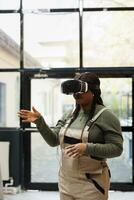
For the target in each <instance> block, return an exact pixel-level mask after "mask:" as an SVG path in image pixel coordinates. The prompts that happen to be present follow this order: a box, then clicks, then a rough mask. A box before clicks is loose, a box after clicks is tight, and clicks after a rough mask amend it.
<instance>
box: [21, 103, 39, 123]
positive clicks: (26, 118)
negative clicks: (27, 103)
mask: <svg viewBox="0 0 134 200" xmlns="http://www.w3.org/2000/svg"><path fill="white" fill-rule="evenodd" d="M18 116H19V117H20V118H22V122H27V123H29V122H33V123H34V121H35V120H36V119H38V118H39V117H40V116H41V114H40V113H39V112H38V111H37V110H36V109H35V108H34V107H32V111H29V110H23V109H22V110H20V111H19V112H18Z"/></svg>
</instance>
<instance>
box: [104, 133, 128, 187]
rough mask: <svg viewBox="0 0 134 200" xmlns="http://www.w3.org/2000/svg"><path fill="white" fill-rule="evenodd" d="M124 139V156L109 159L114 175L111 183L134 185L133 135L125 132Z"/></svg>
mask: <svg viewBox="0 0 134 200" xmlns="http://www.w3.org/2000/svg"><path fill="white" fill-rule="evenodd" d="M123 138H124V147H123V148H124V151H123V153H122V155H121V156H120V157H116V158H112V159H108V165H109V167H110V171H111V175H112V176H111V182H123V183H125V182H127V183H132V134H131V133H127V132H124V133H123ZM124 172H125V173H124ZM126 172H127V173H126Z"/></svg>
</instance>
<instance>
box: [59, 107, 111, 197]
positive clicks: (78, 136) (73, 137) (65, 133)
mask: <svg viewBox="0 0 134 200" xmlns="http://www.w3.org/2000/svg"><path fill="white" fill-rule="evenodd" d="M102 112H103V111H101V113H102ZM101 113H100V114H101ZM100 114H99V115H100ZM99 115H98V116H95V117H96V118H94V119H92V120H90V123H93V122H94V121H95V120H96V119H97V118H98V117H99ZM70 120H71V119H69V120H67V121H66V124H65V126H64V127H63V128H62V129H61V130H60V133H59V136H60V147H61V166H60V170H59V191H60V200H107V199H108V190H109V187H110V178H109V170H108V167H107V164H106V161H105V160H101V161H100V160H96V159H93V158H91V157H90V156H86V155H82V156H80V157H79V158H73V157H69V156H68V155H67V154H66V150H65V147H67V146H68V145H70V144H76V143H80V142H83V143H88V138H89V137H90V128H89V127H90V126H87V125H85V126H84V128H83V130H81V129H74V128H73V129H71V128H70V127H69V126H68V125H69V123H70Z"/></svg>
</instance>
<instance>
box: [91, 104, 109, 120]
mask: <svg viewBox="0 0 134 200" xmlns="http://www.w3.org/2000/svg"><path fill="white" fill-rule="evenodd" d="M104 110H108V108H106V107H105V108H102V109H101V110H100V111H99V112H98V113H97V114H96V115H95V116H94V117H93V118H92V119H91V120H90V122H92V123H93V122H94V121H95V120H96V119H97V118H98V117H99V116H100V115H101V113H103V112H104Z"/></svg>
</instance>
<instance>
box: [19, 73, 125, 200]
mask: <svg viewBox="0 0 134 200" xmlns="http://www.w3.org/2000/svg"><path fill="white" fill-rule="evenodd" d="M71 81H72V82H64V84H62V91H63V92H64V93H66V94H70V93H73V97H74V99H75V101H76V108H75V110H74V111H73V112H72V113H69V114H65V115H64V117H63V118H62V119H61V120H59V121H58V123H57V125H56V127H55V128H54V129H53V130H51V129H50V128H49V126H48V125H47V124H46V122H45V120H44V119H43V117H42V116H41V114H40V113H39V112H38V111H37V110H36V109H35V108H34V107H33V111H32V112H31V111H28V110H21V111H20V112H19V113H18V114H19V116H20V117H21V118H22V119H23V122H33V123H35V124H36V126H37V128H38V130H39V132H40V133H41V135H42V136H43V138H44V139H45V140H46V142H47V143H48V144H49V145H50V146H57V145H60V147H61V152H62V154H61V166H60V171H59V191H60V199H61V200H107V199H108V190H109V187H110V172H109V169H108V166H107V163H106V159H107V158H113V157H117V156H120V155H121V153H122V151H123V138H122V134H121V127H120V123H119V120H118V119H117V117H116V116H115V115H114V114H113V113H112V112H111V111H110V110H109V109H107V108H106V107H105V106H104V105H103V101H102V98H101V90H100V80H99V78H98V77H97V76H96V75H95V74H93V73H88V72H87V73H82V74H80V75H79V76H76V77H75V80H74V81H73V80H71ZM68 83H69V84H68Z"/></svg>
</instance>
